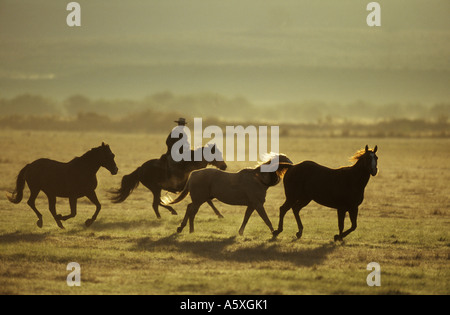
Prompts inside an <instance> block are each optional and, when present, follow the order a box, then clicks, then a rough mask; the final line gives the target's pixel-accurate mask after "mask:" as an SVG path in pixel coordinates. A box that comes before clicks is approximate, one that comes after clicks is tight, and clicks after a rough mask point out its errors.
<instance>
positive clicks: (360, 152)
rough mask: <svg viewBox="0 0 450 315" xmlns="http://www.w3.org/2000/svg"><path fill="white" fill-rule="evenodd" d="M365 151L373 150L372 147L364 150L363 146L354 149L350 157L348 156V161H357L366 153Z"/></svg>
mask: <svg viewBox="0 0 450 315" xmlns="http://www.w3.org/2000/svg"><path fill="white" fill-rule="evenodd" d="M366 152H373V149H369V150H368V151H366V149H365V148H363V149H360V150H358V151H356V152H355V154H353V156H352V157H351V158H349V161H350V162H353V163H355V164H356V162H358V161H359V160H360V159H361V158H362V157H363V156H364V154H366Z"/></svg>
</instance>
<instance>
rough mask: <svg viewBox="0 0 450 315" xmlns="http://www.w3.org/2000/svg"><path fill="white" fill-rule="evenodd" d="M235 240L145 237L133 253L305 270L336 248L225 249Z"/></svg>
mask: <svg viewBox="0 0 450 315" xmlns="http://www.w3.org/2000/svg"><path fill="white" fill-rule="evenodd" d="M236 238H237V237H236V236H233V237H229V238H224V239H215V240H208V241H179V240H178V234H176V233H175V234H172V235H170V236H168V237H164V238H161V239H158V240H151V239H150V238H149V237H144V238H141V239H138V241H137V243H136V247H135V249H136V250H147V251H154V250H160V249H165V250H167V249H168V248H170V250H174V251H178V252H185V253H192V254H195V255H197V256H200V257H204V258H207V259H212V260H218V261H233V262H258V261H259V262H268V261H282V262H291V263H293V264H295V265H298V266H307V267H309V266H314V265H320V264H321V263H322V262H323V261H324V260H325V259H326V258H327V256H328V255H329V254H330V253H332V252H333V251H334V250H335V248H336V245H335V244H334V243H327V244H323V245H319V246H317V247H315V248H305V249H295V250H292V251H287V252H286V251H282V250H281V249H280V246H278V245H277V244H273V243H272V244H270V245H268V244H267V243H264V244H260V245H256V246H253V247H245V248H238V249H236V250H229V249H227V247H228V246H230V245H233V244H235V243H236Z"/></svg>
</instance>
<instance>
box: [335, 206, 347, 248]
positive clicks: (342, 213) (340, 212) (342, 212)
mask: <svg viewBox="0 0 450 315" xmlns="http://www.w3.org/2000/svg"><path fill="white" fill-rule="evenodd" d="M345 212H346V211H345V209H337V214H338V227H339V234H338V235H335V236H334V241H335V242H336V241H342V237H343V236H342V231H343V230H344V219H345Z"/></svg>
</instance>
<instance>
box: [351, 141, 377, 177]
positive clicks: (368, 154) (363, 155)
mask: <svg viewBox="0 0 450 315" xmlns="http://www.w3.org/2000/svg"><path fill="white" fill-rule="evenodd" d="M377 150H378V146H375V148H373V150H370V149H369V146H368V145H366V147H365V148H364V150H361V151H360V152H359V153H357V155H355V157H354V159H357V160H358V162H359V161H360V162H359V163H362V165H363V167H364V168H365V169H366V170H367V171H368V172H369V173H370V174H371V175H372V176H375V175H377V173H378V156H377V155H376V153H377Z"/></svg>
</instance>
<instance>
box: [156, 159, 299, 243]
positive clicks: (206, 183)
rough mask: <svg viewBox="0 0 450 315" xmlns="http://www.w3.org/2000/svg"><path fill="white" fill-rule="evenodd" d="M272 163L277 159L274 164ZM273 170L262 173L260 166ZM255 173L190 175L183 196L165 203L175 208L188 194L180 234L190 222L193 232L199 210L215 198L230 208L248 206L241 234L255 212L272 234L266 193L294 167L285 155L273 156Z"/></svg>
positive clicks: (201, 172)
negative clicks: (266, 206) (270, 167)
mask: <svg viewBox="0 0 450 315" xmlns="http://www.w3.org/2000/svg"><path fill="white" fill-rule="evenodd" d="M273 159H276V160H274V161H272V160H273ZM264 164H268V165H272V166H273V170H274V171H271V172H262V171H261V165H264ZM261 165H259V166H258V167H256V168H254V169H250V168H249V169H243V170H241V171H239V172H237V173H230V172H225V171H221V170H218V169H212V168H208V169H202V170H198V171H194V172H192V173H191V174H190V176H189V179H188V181H187V183H186V186H185V187H184V189H183V191H182V192H181V193H180V195H179V196H178V197H177V198H176V199H175V200H173V201H170V200H167V199H166V200H165V201H164V203H165V204H169V203H170V204H175V203H178V202H180V201H181V200H183V199H184V198H185V197H186V196H187V195H188V194H189V193H190V194H191V199H192V203H190V204H189V205H188V206H187V209H186V214H185V216H184V218H183V221H182V222H181V225H180V226H179V227H178V229H177V232H178V233H180V232H181V231H182V230H183V228H184V227H185V226H186V224H187V221H188V219H189V232H191V233H192V232H194V218H195V215H196V214H197V212H198V209H199V208H200V206H201V205H202V204H203V203H205V202H210V201H211V200H212V199H213V198H217V199H218V200H219V201H221V202H223V203H226V204H229V205H239V206H247V210H246V211H245V216H244V221H243V222H242V226H241V228H240V229H239V234H240V235H242V234H243V233H244V229H245V226H246V225H247V222H248V219H249V218H250V216H251V214H252V213H253V211H254V210H256V211H257V212H258V214H259V215H260V216H261V218H262V219H263V220H264V222H265V223H266V224H267V226H268V227H269V229H270V231H271V232H273V231H274V229H273V227H272V223H271V222H270V220H269V217H268V216H267V213H266V210H265V209H264V202H265V201H266V192H267V189H268V188H269V187H271V186H274V185H276V184H278V183H279V182H280V180H281V179H282V178H283V176H284V173H285V172H286V171H287V169H288V168H289V167H290V166H291V165H292V161H291V160H290V159H289V158H287V157H286V155H284V154H276V155H272V158H271V159H270V160H269V161H266V162H265V163H263V164H261Z"/></svg>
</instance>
